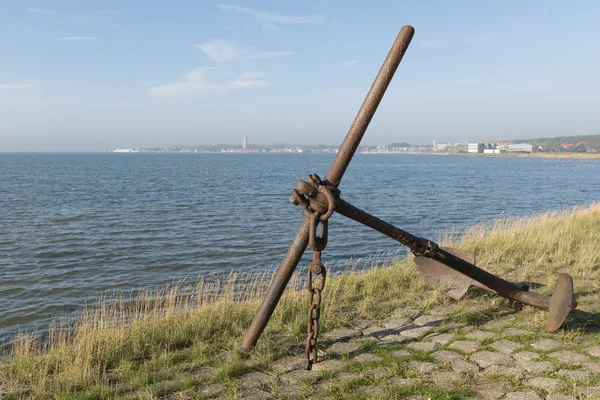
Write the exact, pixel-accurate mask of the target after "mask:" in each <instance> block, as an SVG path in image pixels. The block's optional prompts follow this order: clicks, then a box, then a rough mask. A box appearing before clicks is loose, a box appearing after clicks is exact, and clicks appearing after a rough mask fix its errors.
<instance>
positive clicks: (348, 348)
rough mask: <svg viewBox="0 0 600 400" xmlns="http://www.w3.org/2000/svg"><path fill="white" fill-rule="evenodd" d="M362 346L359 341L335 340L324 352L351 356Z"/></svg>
mask: <svg viewBox="0 0 600 400" xmlns="http://www.w3.org/2000/svg"><path fill="white" fill-rule="evenodd" d="M361 348H362V344H361V343H356V342H335V343H334V344H332V345H331V346H330V347H329V348H328V349H327V350H325V352H326V353H327V354H341V355H347V356H350V357H352V356H353V355H354V354H356V353H358V351H359V350H360V349H361Z"/></svg>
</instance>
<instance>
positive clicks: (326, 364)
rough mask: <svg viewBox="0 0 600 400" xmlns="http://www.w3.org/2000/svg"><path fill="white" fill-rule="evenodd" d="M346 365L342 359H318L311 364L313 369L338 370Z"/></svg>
mask: <svg viewBox="0 0 600 400" xmlns="http://www.w3.org/2000/svg"><path fill="white" fill-rule="evenodd" d="M345 366H346V363H345V362H344V361H340V360H326V361H319V362H318V363H316V364H313V366H312V370H313V371H339V370H341V369H342V368H344V367H345Z"/></svg>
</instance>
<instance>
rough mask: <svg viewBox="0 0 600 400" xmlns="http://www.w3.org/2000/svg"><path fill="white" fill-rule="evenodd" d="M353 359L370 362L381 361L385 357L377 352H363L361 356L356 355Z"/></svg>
mask: <svg viewBox="0 0 600 400" xmlns="http://www.w3.org/2000/svg"><path fill="white" fill-rule="evenodd" d="M353 360H354V361H358V362H369V361H381V360H383V358H381V357H380V356H378V355H375V354H370V353H363V354H361V355H359V356H356V357H354V358H353Z"/></svg>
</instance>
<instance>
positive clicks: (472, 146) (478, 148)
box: [467, 143, 485, 153]
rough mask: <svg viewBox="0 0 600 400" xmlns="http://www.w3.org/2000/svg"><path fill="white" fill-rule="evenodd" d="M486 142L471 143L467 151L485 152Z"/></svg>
mask: <svg viewBox="0 0 600 400" xmlns="http://www.w3.org/2000/svg"><path fill="white" fill-rule="evenodd" d="M484 147H485V144H483V143H469V145H468V148H467V151H468V152H469V153H483V149H484Z"/></svg>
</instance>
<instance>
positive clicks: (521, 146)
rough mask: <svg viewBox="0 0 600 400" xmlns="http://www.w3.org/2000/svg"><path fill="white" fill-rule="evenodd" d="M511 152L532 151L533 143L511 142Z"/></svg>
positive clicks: (509, 149) (509, 150)
mask: <svg viewBox="0 0 600 400" xmlns="http://www.w3.org/2000/svg"><path fill="white" fill-rule="evenodd" d="M507 150H508V152H509V153H531V152H533V145H530V144H527V143H518V144H509V145H508V149H507Z"/></svg>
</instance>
